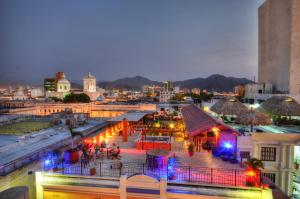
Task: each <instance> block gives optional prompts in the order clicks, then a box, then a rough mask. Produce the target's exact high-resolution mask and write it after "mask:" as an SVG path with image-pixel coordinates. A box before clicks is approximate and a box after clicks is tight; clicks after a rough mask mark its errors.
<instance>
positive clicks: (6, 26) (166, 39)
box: [0, 0, 263, 83]
mask: <svg viewBox="0 0 300 199" xmlns="http://www.w3.org/2000/svg"><path fill="white" fill-rule="evenodd" d="M32 3H34V5H35V6H34V7H33V6H30V5H32ZM262 3H263V0H257V1H246V2H239V1H236V0H231V1H228V2H226V4H224V3H223V4H222V3H220V2H218V1H190V2H189V3H188V4H186V3H182V2H179V1H172V3H171V2H170V1H166V2H164V3H162V2H157V1H151V2H136V1H132V2H126V3H123V2H120V1H115V2H108V1H102V2H98V1H97V2H90V3H83V2H82V1H75V2H72V3H70V1H61V2H49V1H37V2H35V1H32V2H31V3H28V2H26V3H24V2H21V1H9V2H8V1H1V2H0V5H1V6H0V10H1V14H0V15H1V21H0V27H1V29H2V30H4V31H2V34H1V35H0V41H1V43H2V45H1V48H0V51H1V54H0V67H1V70H2V71H5V73H1V78H0V79H1V81H2V82H0V83H5V82H10V81H13V80H20V81H25V82H26V81H27V82H28V81H34V82H41V81H42V79H43V78H44V77H47V76H48V75H49V74H52V73H54V72H56V71H64V72H65V73H66V74H68V76H69V77H72V78H71V79H72V80H79V79H81V77H82V74H87V73H88V72H89V71H90V72H92V73H93V74H94V75H95V76H96V77H97V79H98V80H106V81H107V80H115V79H119V78H123V77H133V76H136V75H141V76H144V77H146V78H149V79H151V80H157V81H162V80H165V79H171V80H183V79H190V78H196V77H207V76H209V75H212V74H215V73H219V74H222V75H225V76H235V77H246V78H248V79H253V76H257V65H258V60H257V48H258V47H257V46H258V44H257V43H258V41H257V37H258V35H257V29H258V28H257V24H258V19H257V8H258V7H259V6H260V5H261V4H262ZM153 13H155V14H153ZM79 27H80V28H79ZM33 70H34V71H35V73H34V75H33V73H32V71H33ZM178 74H180V77H178Z"/></svg>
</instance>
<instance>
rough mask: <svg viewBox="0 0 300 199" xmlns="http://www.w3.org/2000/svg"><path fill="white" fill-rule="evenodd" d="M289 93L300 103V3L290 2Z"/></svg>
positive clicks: (293, 0)
mask: <svg viewBox="0 0 300 199" xmlns="http://www.w3.org/2000/svg"><path fill="white" fill-rule="evenodd" d="M291 12H292V35H291V45H292V46H291V73H290V80H291V84H290V92H291V95H292V96H293V97H294V98H296V99H297V100H298V101H299V102H300V1H299V0H292V9H291Z"/></svg>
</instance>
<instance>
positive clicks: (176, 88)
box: [174, 86, 180, 94]
mask: <svg viewBox="0 0 300 199" xmlns="http://www.w3.org/2000/svg"><path fill="white" fill-rule="evenodd" d="M174 93H175V94H178V93H180V87H179V86H175V87H174Z"/></svg>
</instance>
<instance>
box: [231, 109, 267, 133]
mask: <svg viewBox="0 0 300 199" xmlns="http://www.w3.org/2000/svg"><path fill="white" fill-rule="evenodd" d="M235 122H236V123H238V124H244V125H250V126H251V132H252V131H253V126H256V125H270V124H272V121H271V119H270V118H269V117H268V116H267V115H266V114H264V113H260V112H257V111H254V110H250V111H247V112H244V113H242V114H240V115H238V116H237V118H236V119H235Z"/></svg>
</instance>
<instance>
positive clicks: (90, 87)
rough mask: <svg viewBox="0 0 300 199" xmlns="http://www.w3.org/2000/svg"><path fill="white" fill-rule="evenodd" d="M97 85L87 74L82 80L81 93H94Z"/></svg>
mask: <svg viewBox="0 0 300 199" xmlns="http://www.w3.org/2000/svg"><path fill="white" fill-rule="evenodd" d="M96 91H97V84H96V78H95V77H94V76H93V75H91V73H89V74H88V75H87V76H85V77H84V78H83V92H96Z"/></svg>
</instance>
